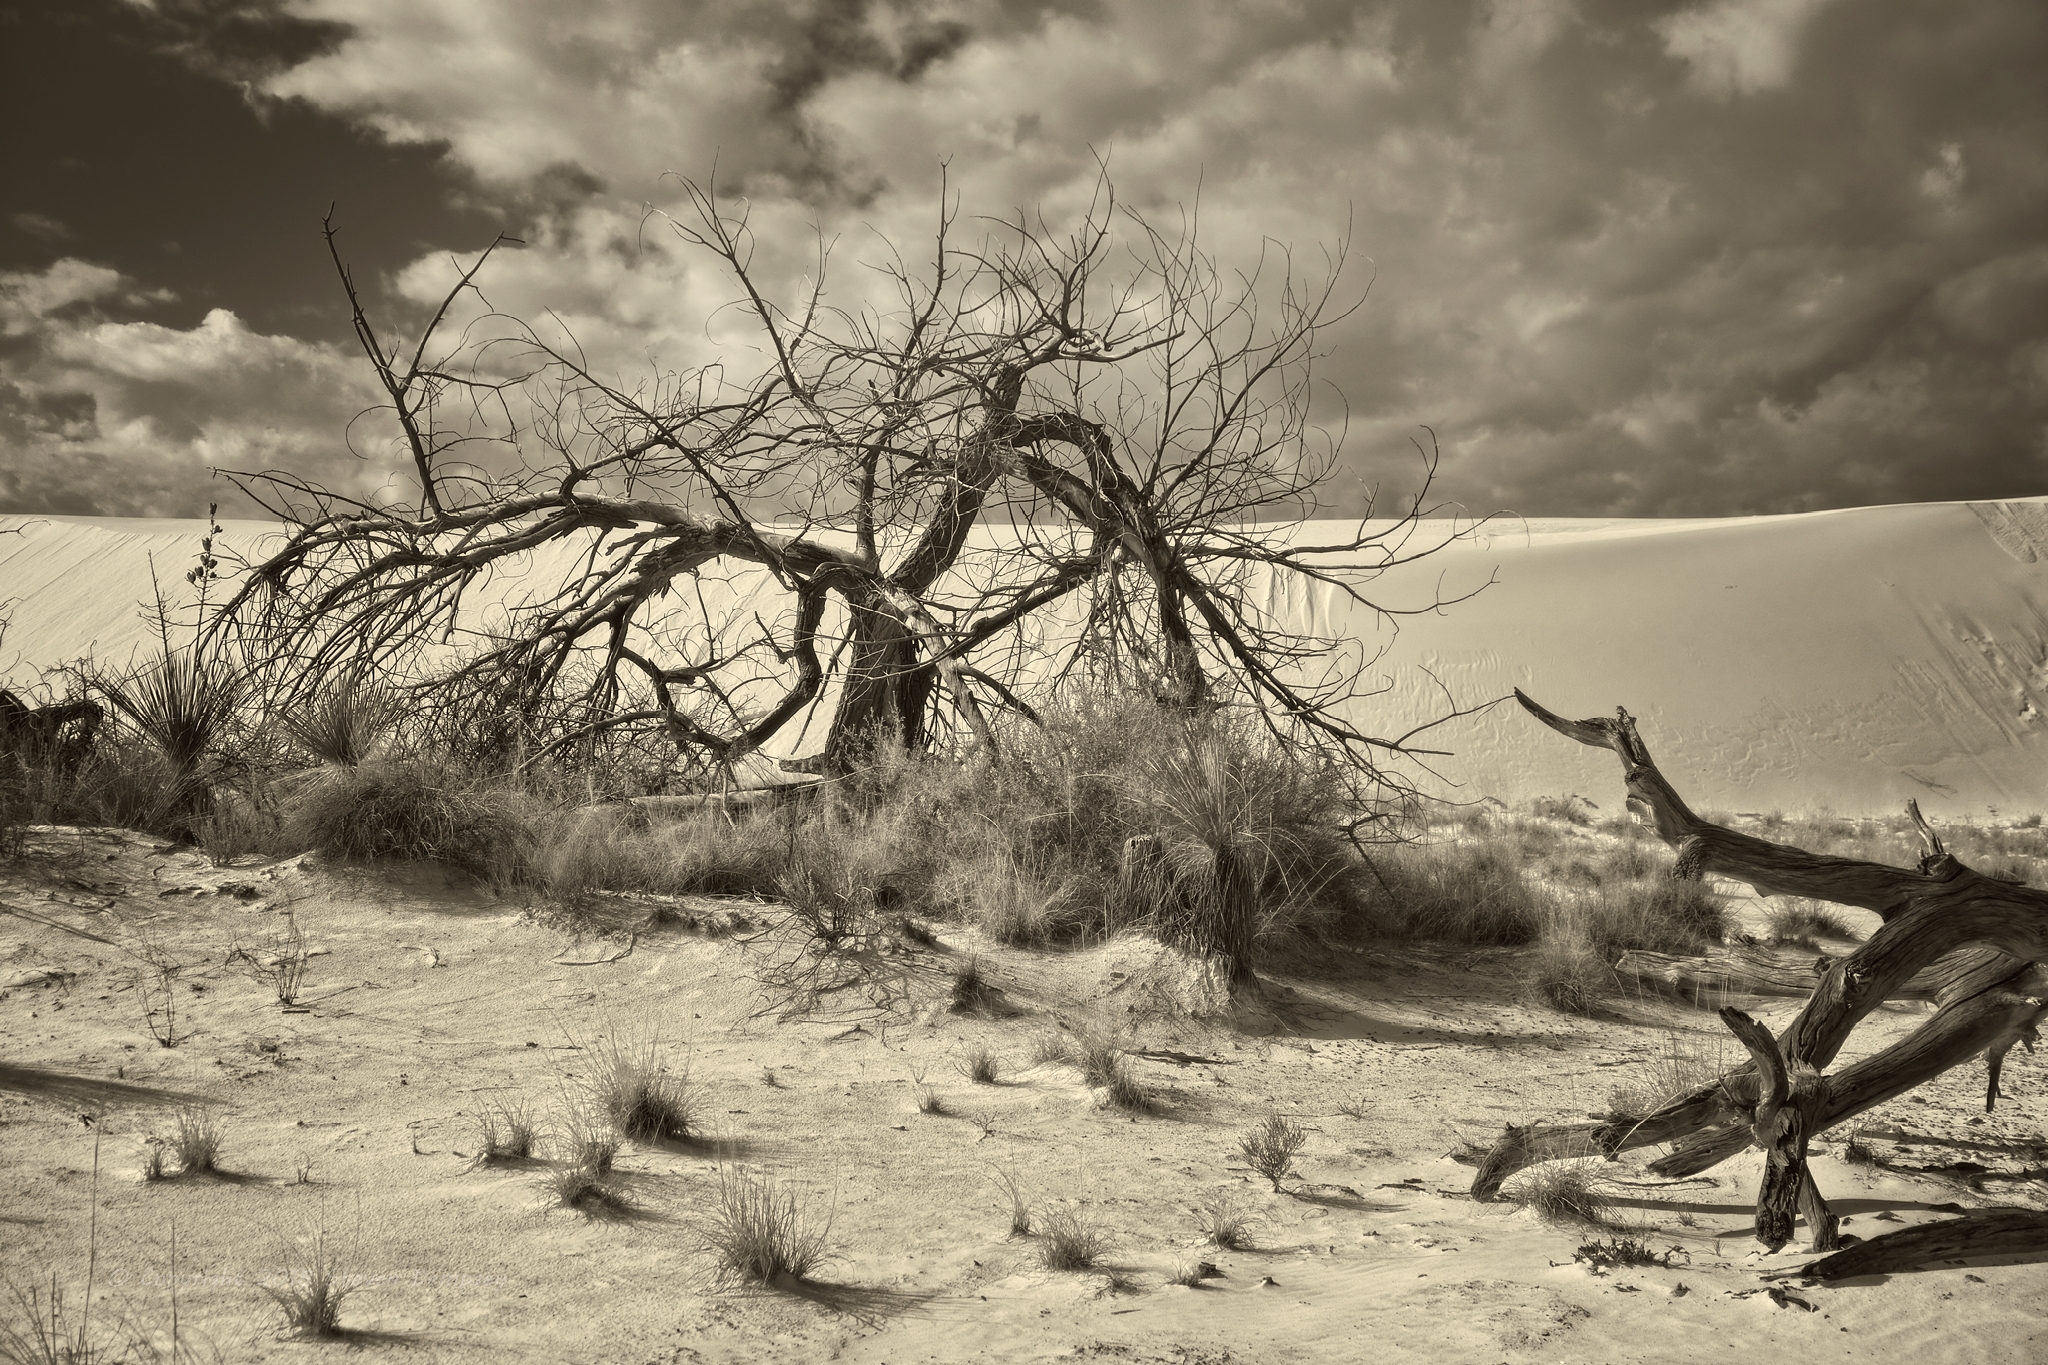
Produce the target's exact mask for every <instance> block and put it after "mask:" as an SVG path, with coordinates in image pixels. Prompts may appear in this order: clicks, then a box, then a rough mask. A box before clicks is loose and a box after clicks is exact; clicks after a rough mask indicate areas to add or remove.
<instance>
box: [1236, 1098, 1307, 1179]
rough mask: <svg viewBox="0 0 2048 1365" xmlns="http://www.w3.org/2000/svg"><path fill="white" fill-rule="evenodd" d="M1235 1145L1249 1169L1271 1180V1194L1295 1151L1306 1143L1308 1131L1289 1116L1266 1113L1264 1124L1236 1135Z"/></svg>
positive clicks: (1291, 1163) (1292, 1162)
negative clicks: (1249, 1166)
mask: <svg viewBox="0 0 2048 1365" xmlns="http://www.w3.org/2000/svg"><path fill="white" fill-rule="evenodd" d="M1237 1145H1238V1149H1239V1150H1240V1151H1242V1152H1243V1153H1244V1156H1245V1160H1246V1161H1248V1162H1250V1163H1251V1167H1252V1169H1253V1170H1255V1171H1257V1172H1258V1173H1259V1174H1260V1175H1262V1176H1264V1177H1266V1179H1268V1180H1270V1181H1272V1182H1273V1193H1275V1194H1278V1193H1280V1180H1281V1178H1282V1177H1283V1176H1285V1175H1287V1174H1288V1173H1289V1171H1290V1170H1291V1169H1292V1168H1293V1166H1294V1158H1295V1156H1296V1154H1298V1153H1299V1152H1300V1151H1301V1149H1302V1148H1303V1147H1305V1146H1306V1145H1308V1130H1307V1129H1306V1128H1304V1127H1302V1126H1301V1125H1300V1124H1298V1123H1296V1122H1295V1121H1294V1120H1292V1119H1289V1118H1285V1117H1283V1116H1281V1115H1279V1114H1268V1115H1267V1116H1266V1121H1265V1122H1264V1123H1261V1124H1259V1125H1258V1126H1257V1127H1255V1128H1250V1129H1247V1130H1246V1131H1245V1132H1244V1133H1242V1134H1240V1135H1239V1137H1238V1139H1237Z"/></svg>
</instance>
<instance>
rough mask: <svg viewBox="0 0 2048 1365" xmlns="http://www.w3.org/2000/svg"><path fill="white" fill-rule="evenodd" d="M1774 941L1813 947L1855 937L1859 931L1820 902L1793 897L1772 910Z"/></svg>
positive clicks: (1772, 936)
mask: <svg viewBox="0 0 2048 1365" xmlns="http://www.w3.org/2000/svg"><path fill="white" fill-rule="evenodd" d="M1768 924H1769V930H1770V935H1771V942H1773V943H1786V944H1796V945H1799V946H1801V947H1806V948H1812V947H1816V946H1818V945H1817V944H1816V943H1815V940H1817V939H1823V938H1832V939H1846V938H1854V937H1855V931H1854V930H1852V929H1851V928H1850V927H1849V921H1847V920H1846V919H1844V918H1842V915H1841V912H1840V911H1838V910H1834V909H1832V908H1830V907H1829V906H1827V905H1825V904H1823V903H1821V902H1820V901H1814V900H1808V899H1807V898H1806V897H1804V896H1793V897H1790V898H1789V899H1787V900H1786V902H1785V903H1784V904H1783V905H1776V906H1773V907H1771V913H1770V919H1769V921H1768Z"/></svg>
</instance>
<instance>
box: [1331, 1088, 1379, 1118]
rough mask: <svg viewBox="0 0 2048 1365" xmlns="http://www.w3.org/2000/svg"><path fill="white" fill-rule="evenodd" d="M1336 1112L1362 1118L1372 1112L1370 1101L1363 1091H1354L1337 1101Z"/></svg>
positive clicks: (1347, 1116)
mask: <svg viewBox="0 0 2048 1365" xmlns="http://www.w3.org/2000/svg"><path fill="white" fill-rule="evenodd" d="M1337 1112H1338V1113H1340V1114H1342V1115H1343V1116H1344V1117H1346V1118H1350V1119H1360V1120H1363V1119H1364V1118H1365V1116H1366V1115H1367V1114H1370V1113H1371V1112H1372V1103H1371V1102H1370V1101H1369V1100H1367V1099H1366V1097H1365V1092H1364V1091H1354V1092H1352V1094H1350V1095H1349V1096H1347V1097H1346V1098H1344V1099H1342V1100H1340V1101H1338V1103H1337Z"/></svg>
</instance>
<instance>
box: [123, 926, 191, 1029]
mask: <svg viewBox="0 0 2048 1365" xmlns="http://www.w3.org/2000/svg"><path fill="white" fill-rule="evenodd" d="M130 951H131V952H132V953H133V955H134V956H135V957H136V958H137V959H138V960H139V962H140V965H139V966H138V967H137V968H136V969H135V993H136V995H137V996H138V997H139V998H140V999H141V1001H142V1022H143V1024H144V1025H145V1026H146V1027H147V1028H148V1029H149V1036H150V1037H152V1038H154V1039H156V1041H157V1046H159V1047H176V1046H177V1045H178V977H179V975H180V974H181V973H183V972H184V970H185V964H184V963H183V962H180V961H179V960H178V958H177V957H176V956H175V955H174V954H173V953H172V952H171V950H170V949H169V948H168V947H166V946H165V945H164V943H163V941H162V940H161V939H157V938H154V937H150V936H147V935H145V936H143V937H142V938H141V939H140V940H138V941H137V943H136V946H135V947H134V948H133V949H131V950H130Z"/></svg>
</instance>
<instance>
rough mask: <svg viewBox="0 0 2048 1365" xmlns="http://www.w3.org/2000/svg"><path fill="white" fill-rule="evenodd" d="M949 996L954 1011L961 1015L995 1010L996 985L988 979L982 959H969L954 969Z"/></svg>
mask: <svg viewBox="0 0 2048 1365" xmlns="http://www.w3.org/2000/svg"><path fill="white" fill-rule="evenodd" d="M948 995H949V996H950V997H951V999H952V1002H953V1009H954V1010H955V1011H956V1012H958V1013H961V1014H986V1013H988V1012H989V1010H991V1009H992V1008H994V1006H995V1001H996V990H995V985H994V983H993V982H991V981H990V980H989V979H988V973H987V972H986V971H985V970H984V969H983V968H982V965H981V959H980V958H978V957H969V958H968V959H967V960H966V961H965V962H963V963H961V964H960V965H959V966H957V967H955V968H954V969H953V984H952V985H951V986H950V987H948Z"/></svg>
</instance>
